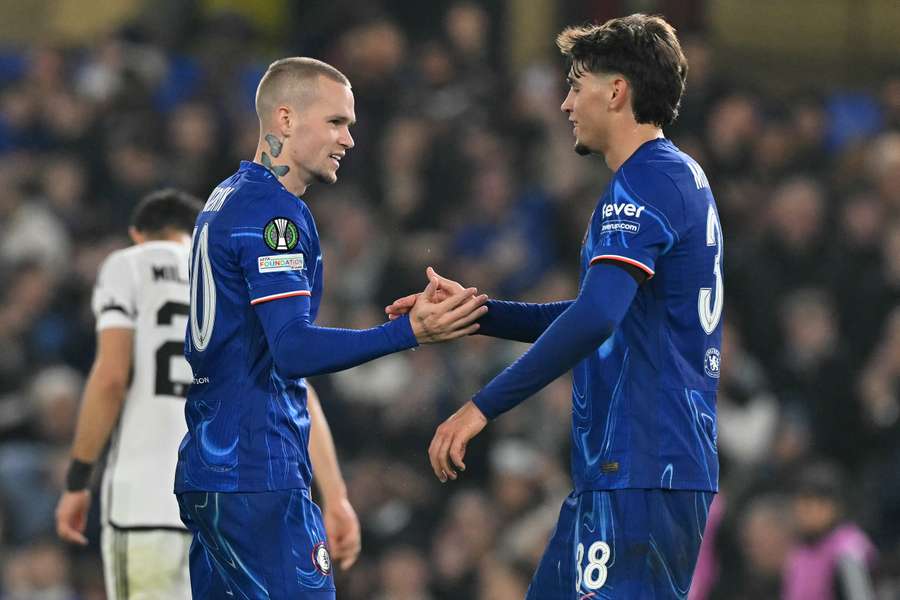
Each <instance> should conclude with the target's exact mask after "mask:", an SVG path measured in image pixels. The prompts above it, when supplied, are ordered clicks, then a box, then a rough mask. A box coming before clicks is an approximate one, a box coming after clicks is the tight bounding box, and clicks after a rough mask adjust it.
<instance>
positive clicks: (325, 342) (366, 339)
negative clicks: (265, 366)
mask: <svg viewBox="0 0 900 600" xmlns="http://www.w3.org/2000/svg"><path fill="white" fill-rule="evenodd" d="M417 345H418V342H417V341H416V337H415V335H413V332H412V328H411V327H410V324H409V318H408V317H407V316H405V315H404V316H403V317H401V318H399V319H396V320H394V321H389V322H387V323H384V324H382V325H379V326H378V327H372V328H370V329H340V328H335V327H316V326H315V325H311V324H309V323H307V322H305V321H304V320H302V319H297V320H295V321H291V322H289V323H287V324H286V325H285V326H284V327H283V328H281V329H280V331H279V333H278V335H277V337H276V339H275V340H274V343H273V344H272V348H271V349H272V356H273V358H274V360H275V366H276V368H277V369H278V371H279V373H280V374H281V375H283V376H285V377H290V378H300V377H310V376H312V375H321V374H324V373H334V372H336V371H343V370H344V369H349V368H351V367H355V366H357V365H361V364H362V363H365V362H368V361H370V360H373V359H376V358H379V357H381V356H385V355H386V354H391V353H393V352H400V351H401V350H407V349H409V348H414V347H416V346H417Z"/></svg>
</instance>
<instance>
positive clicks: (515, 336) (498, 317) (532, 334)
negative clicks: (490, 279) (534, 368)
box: [478, 300, 573, 343]
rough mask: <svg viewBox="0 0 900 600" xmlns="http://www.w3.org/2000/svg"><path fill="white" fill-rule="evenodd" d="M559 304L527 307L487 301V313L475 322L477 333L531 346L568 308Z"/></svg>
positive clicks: (528, 305)
mask: <svg viewBox="0 0 900 600" xmlns="http://www.w3.org/2000/svg"><path fill="white" fill-rule="evenodd" d="M572 302H573V301H572V300H566V301H563V302H547V303H541V304H536V303H529V302H508V301H505V300H488V302H487V307H488V312H487V314H486V315H485V316H483V317H481V319H479V320H478V325H479V326H480V327H479V329H478V333H479V334H481V335H489V336H491V337H496V338H503V339H505V340H515V341H517V342H528V343H532V342H534V341H535V340H536V339H538V338H539V337H540V336H541V334H543V333H544V331H546V330H547V327H549V326H550V324H551V323H553V321H555V320H556V319H557V318H558V317H559V315H561V314H562V313H563V311H564V310H566V309H567V308H568V307H569V306H571V305H572Z"/></svg>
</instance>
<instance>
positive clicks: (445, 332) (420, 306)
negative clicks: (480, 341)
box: [409, 270, 487, 344]
mask: <svg viewBox="0 0 900 600" xmlns="http://www.w3.org/2000/svg"><path fill="white" fill-rule="evenodd" d="M431 273H432V274H433V276H432V277H431V278H430V280H429V282H428V286H427V287H426V288H425V291H423V292H422V293H421V294H419V297H418V298H417V300H416V302H415V304H414V305H413V306H412V308H411V309H410V311H409V322H410V325H411V326H412V330H413V334H415V336H416V340H418V342H419V343H420V344H433V343H436V342H446V341H448V340H454V339H456V338H459V337H463V336H465V335H470V334H472V333H475V332H476V331H477V330H478V323H476V322H475V321H477V320H478V319H480V318H481V317H482V316H484V314H485V313H486V312H487V307H486V306H484V303H485V302H487V296H486V295H484V294H482V295H480V296H479V295H477V294H478V290H477V289H475V288H463V287H462V286H460V288H459V289H458V290H456V291H453V292H451V293H449V294H447V295H446V297H444V299H443V300H438V297H439V295H440V290H442V289H443V288H442V285H443V284H442V282H441V279H440V278H439V277H438V276H437V274H436V273H434V271H433V270H432V271H431Z"/></svg>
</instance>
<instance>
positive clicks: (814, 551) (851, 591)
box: [782, 463, 875, 600]
mask: <svg viewBox="0 0 900 600" xmlns="http://www.w3.org/2000/svg"><path fill="white" fill-rule="evenodd" d="M848 496H849V494H848V490H847V488H846V487H845V484H844V482H843V479H842V477H841V476H840V473H839V472H838V471H837V469H836V468H835V467H834V466H833V465H829V464H827V463H816V464H812V465H809V466H808V467H806V468H805V469H804V470H803V472H802V473H801V474H800V476H799V477H798V479H797V481H796V485H795V489H794V494H793V500H792V504H793V506H792V518H793V521H794V523H795V525H796V529H797V535H798V543H797V544H796V545H795V546H794V547H793V548H792V550H791V551H790V553H789V555H788V557H787V561H786V563H785V567H784V581H783V582H784V586H783V588H782V598H783V599H784V600H838V599H840V600H874V598H875V595H874V588H873V586H872V581H871V571H872V567H873V566H874V563H875V547H874V546H873V545H872V542H871V541H870V540H869V537H868V536H867V535H866V534H865V533H864V532H863V531H862V530H861V529H860V528H859V526H858V525H856V524H855V523H853V521H852V520H850V518H849V515H848V514H847V503H846V500H845V498H847V497H848Z"/></svg>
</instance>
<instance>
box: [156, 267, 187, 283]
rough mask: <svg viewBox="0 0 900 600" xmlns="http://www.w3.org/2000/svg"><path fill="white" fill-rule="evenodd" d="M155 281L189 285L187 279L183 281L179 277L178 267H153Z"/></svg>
mask: <svg viewBox="0 0 900 600" xmlns="http://www.w3.org/2000/svg"><path fill="white" fill-rule="evenodd" d="M151 268H152V269H153V281H154V283H155V282H157V281H175V282H177V283H183V284H185V285H188V280H187V279H182V278H181V277H179V275H178V267H176V266H174V265H152V266H151Z"/></svg>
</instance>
